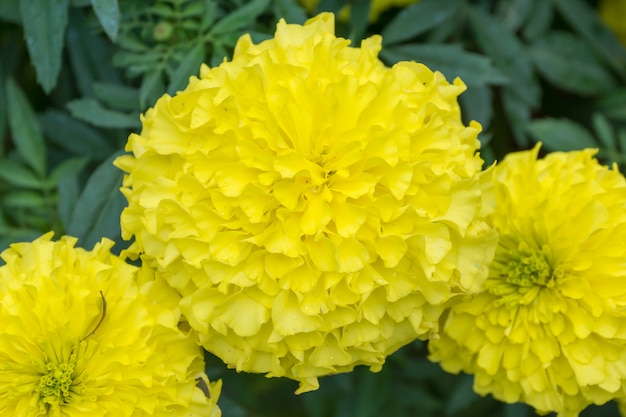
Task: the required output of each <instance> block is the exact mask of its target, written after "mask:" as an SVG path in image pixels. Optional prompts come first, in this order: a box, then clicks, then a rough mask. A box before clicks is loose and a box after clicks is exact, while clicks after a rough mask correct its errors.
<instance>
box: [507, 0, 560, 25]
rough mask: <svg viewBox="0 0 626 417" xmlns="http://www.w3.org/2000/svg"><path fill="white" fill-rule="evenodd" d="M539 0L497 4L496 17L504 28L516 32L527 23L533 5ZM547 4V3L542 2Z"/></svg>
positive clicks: (515, 0)
mask: <svg viewBox="0 0 626 417" xmlns="http://www.w3.org/2000/svg"><path fill="white" fill-rule="evenodd" d="M537 2H542V1H541V0H538V1H536V0H510V1H502V2H499V3H498V15H499V16H500V18H501V20H502V21H503V22H504V24H505V25H506V27H508V28H509V29H510V30H512V31H514V32H515V31H517V30H518V29H519V28H520V27H521V26H522V25H523V24H524V22H526V21H527V19H528V18H529V16H530V14H531V13H532V11H533V8H534V6H535V3H537ZM542 3H548V2H542Z"/></svg>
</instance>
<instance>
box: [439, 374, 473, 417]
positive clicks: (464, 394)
mask: <svg viewBox="0 0 626 417" xmlns="http://www.w3.org/2000/svg"><path fill="white" fill-rule="evenodd" d="M473 384H474V377H473V376H472V375H465V374H462V375H459V377H458V378H457V383H456V385H455V386H454V388H453V389H452V394H451V395H450V397H449V398H448V403H447V405H446V410H445V414H446V415H447V416H450V415H453V414H455V413H457V412H459V411H461V410H463V409H464V408H468V407H469V406H470V405H471V404H472V403H473V402H474V401H476V400H477V399H478V398H480V397H479V396H478V395H477V394H476V393H475V392H474V390H473V389H472V386H473Z"/></svg>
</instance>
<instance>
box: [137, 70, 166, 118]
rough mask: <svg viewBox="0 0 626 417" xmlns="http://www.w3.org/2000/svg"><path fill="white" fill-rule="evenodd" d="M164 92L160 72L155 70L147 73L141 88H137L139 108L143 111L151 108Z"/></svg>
mask: <svg viewBox="0 0 626 417" xmlns="http://www.w3.org/2000/svg"><path fill="white" fill-rule="evenodd" d="M164 91H165V85H164V84H163V74H162V72H161V70H160V69H158V68H157V69H155V70H154V71H152V72H150V73H148V74H147V75H146V76H145V77H144V78H143V80H142V82H141V87H139V106H140V108H141V109H142V110H143V109H145V108H146V107H151V106H153V105H154V103H156V101H157V99H158V98H159V97H161V95H162V94H163V92H164Z"/></svg>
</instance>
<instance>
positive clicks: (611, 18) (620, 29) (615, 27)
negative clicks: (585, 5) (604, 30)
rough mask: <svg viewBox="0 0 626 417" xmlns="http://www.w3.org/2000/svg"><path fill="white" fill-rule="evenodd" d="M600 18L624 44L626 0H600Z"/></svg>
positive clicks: (625, 39)
mask: <svg viewBox="0 0 626 417" xmlns="http://www.w3.org/2000/svg"><path fill="white" fill-rule="evenodd" d="M598 8H599V12H600V18H601V19H602V21H604V23H605V24H606V25H607V26H608V27H609V28H610V29H611V30H612V31H613V32H615V35H617V37H618V38H619V39H620V40H621V41H622V43H623V44H624V46H626V0H601V1H600V5H599V7H598Z"/></svg>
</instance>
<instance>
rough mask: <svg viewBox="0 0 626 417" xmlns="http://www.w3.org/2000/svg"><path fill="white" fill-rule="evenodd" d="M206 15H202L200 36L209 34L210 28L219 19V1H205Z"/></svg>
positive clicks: (199, 28) (199, 29)
mask: <svg viewBox="0 0 626 417" xmlns="http://www.w3.org/2000/svg"><path fill="white" fill-rule="evenodd" d="M203 3H204V13H203V14H202V22H201V23H200V26H199V27H198V31H199V34H204V33H206V32H208V30H209V27H211V25H212V24H213V22H215V18H216V17H217V1H216V0H204V1H203Z"/></svg>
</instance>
